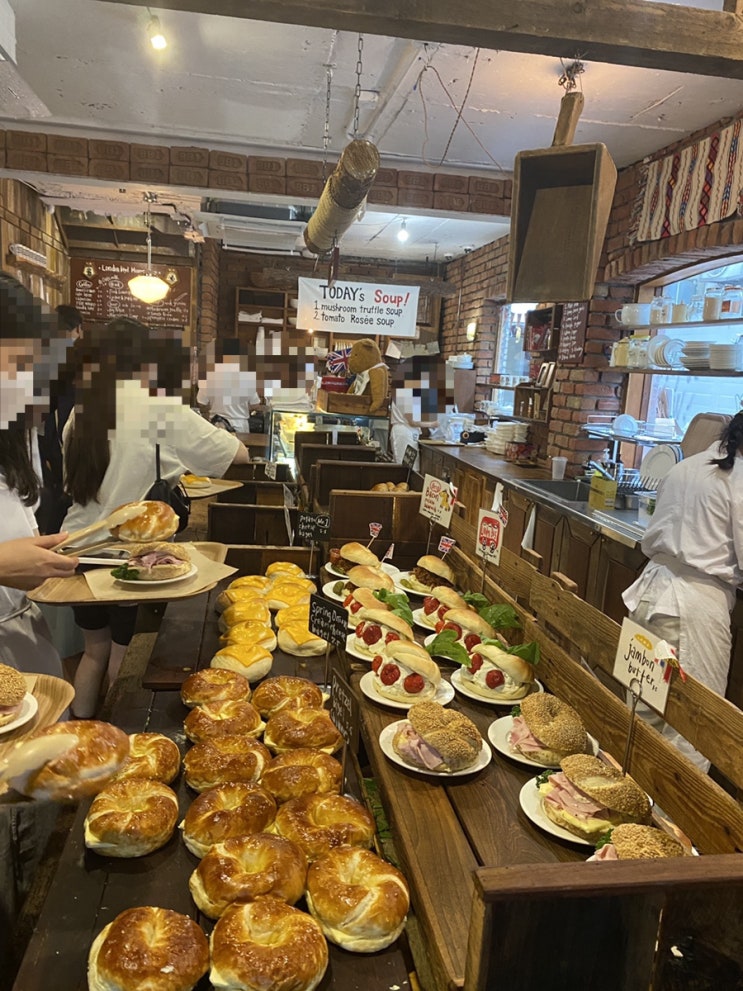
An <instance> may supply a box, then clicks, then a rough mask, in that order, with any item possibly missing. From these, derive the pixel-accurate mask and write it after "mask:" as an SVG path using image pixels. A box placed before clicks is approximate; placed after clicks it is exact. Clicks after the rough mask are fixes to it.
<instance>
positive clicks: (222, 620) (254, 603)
mask: <svg viewBox="0 0 743 991" xmlns="http://www.w3.org/2000/svg"><path fill="white" fill-rule="evenodd" d="M250 620H252V621H254V622H256V623H263V624H265V625H268V624H269V623H270V622H271V610H270V609H269V608H268V603H267V601H266V600H265V599H264V598H263V597H258V598H254V599H242V600H240V601H238V602H233V603H232V604H231V605H229V606H227V608H226V609H225V610H224V612H223V613H222V615H221V616H220V617H219V629H220V630H221V631H222V633H224V631H225V630H227V629H229V628H230V627H231V626H235V625H236V624H237V623H247V622H249V621H250Z"/></svg>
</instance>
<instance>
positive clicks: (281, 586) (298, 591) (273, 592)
mask: <svg viewBox="0 0 743 991" xmlns="http://www.w3.org/2000/svg"><path fill="white" fill-rule="evenodd" d="M316 591H317V586H316V585H315V584H314V582H311V581H310V580H309V579H307V578H299V579H295V578H287V579H282V580H280V581H275V582H274V583H273V584H272V585H271V588H270V589H269V590H268V592H267V593H266V601H267V602H268V605H269V608H270V609H286V607H287V606H299V605H307V604H308V603H309V601H310V595H312V593H313V592H316Z"/></svg>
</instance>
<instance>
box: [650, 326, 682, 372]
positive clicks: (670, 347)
mask: <svg viewBox="0 0 743 991" xmlns="http://www.w3.org/2000/svg"><path fill="white" fill-rule="evenodd" d="M683 351H684V342H683V341H678V340H676V339H675V338H673V337H666V336H665V335H664V334H657V335H656V336H655V337H653V338H652V339H651V341H650V343H649V344H648V360H649V361H650V364H651V365H655V367H656V368H678V366H679V365H680V364H681V355H682V354H683Z"/></svg>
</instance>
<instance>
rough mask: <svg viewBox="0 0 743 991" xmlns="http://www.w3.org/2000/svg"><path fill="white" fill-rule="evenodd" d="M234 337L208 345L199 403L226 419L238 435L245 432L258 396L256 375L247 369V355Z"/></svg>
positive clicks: (200, 383) (257, 401) (258, 400)
mask: <svg viewBox="0 0 743 991" xmlns="http://www.w3.org/2000/svg"><path fill="white" fill-rule="evenodd" d="M239 347H240V342H239V341H237V340H223V339H221V338H220V339H219V340H217V341H216V342H213V344H210V345H209V346H208V350H207V356H206V357H207V372H206V375H205V377H204V378H203V379H202V380H201V381H200V382H199V402H200V403H204V404H207V405H208V406H209V411H210V415H214V414H218V415H219V416H223V417H225V418H226V419H227V420H229V422H230V425H231V426H232V428H233V429H234V430H235V431H236V432H237V433H239V434H243V433H248V431H249V428H250V407H251V405H252V406H256V405H257V404H259V403H260V401H261V399H260V396H259V395H258V375H257V373H256V372H255V371H249V370H248V368H247V360H248V359H247V355H241V354H240V352H239Z"/></svg>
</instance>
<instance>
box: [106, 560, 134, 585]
mask: <svg viewBox="0 0 743 991" xmlns="http://www.w3.org/2000/svg"><path fill="white" fill-rule="evenodd" d="M111 577H112V578H118V579H119V580H120V581H127V582H136V581H139V569H138V568H130V567H129V566H128V565H126V564H120V565H119V566H118V568H113V569H112V570H111Z"/></svg>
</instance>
